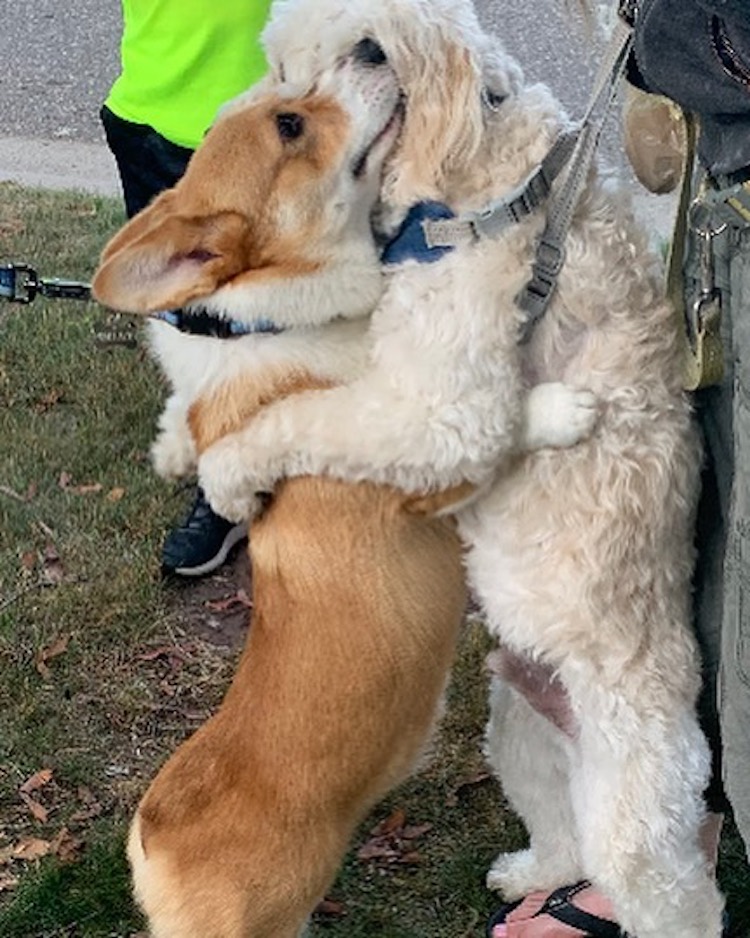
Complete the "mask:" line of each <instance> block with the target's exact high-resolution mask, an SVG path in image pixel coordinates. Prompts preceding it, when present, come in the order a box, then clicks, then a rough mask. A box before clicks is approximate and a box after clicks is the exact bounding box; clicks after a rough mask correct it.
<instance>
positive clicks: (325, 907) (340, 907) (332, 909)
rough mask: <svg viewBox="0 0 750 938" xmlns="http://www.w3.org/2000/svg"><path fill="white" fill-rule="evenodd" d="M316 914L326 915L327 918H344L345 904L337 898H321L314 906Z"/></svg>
mask: <svg viewBox="0 0 750 938" xmlns="http://www.w3.org/2000/svg"><path fill="white" fill-rule="evenodd" d="M315 913H316V914H317V915H326V916H327V917H328V918H344V916H345V915H346V906H345V905H344V903H343V902H339V900H338V899H329V898H328V897H326V898H325V899H321V900H320V902H319V903H318V904H317V906H316V907H315Z"/></svg>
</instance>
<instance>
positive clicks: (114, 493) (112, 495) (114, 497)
mask: <svg viewBox="0 0 750 938" xmlns="http://www.w3.org/2000/svg"><path fill="white" fill-rule="evenodd" d="M124 497H125V489H123V488H119V487H116V488H113V489H110V490H109V492H107V501H108V502H120V501H122V499H123V498H124Z"/></svg>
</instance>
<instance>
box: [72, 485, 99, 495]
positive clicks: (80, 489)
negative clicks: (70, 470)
mask: <svg viewBox="0 0 750 938" xmlns="http://www.w3.org/2000/svg"><path fill="white" fill-rule="evenodd" d="M103 488H104V486H103V485H102V483H101V482H88V483H86V485H76V486H74V487H73V488H72V489H71V491H72V492H73V493H74V494H75V495H96V494H97V493H98V492H101V491H102V489H103Z"/></svg>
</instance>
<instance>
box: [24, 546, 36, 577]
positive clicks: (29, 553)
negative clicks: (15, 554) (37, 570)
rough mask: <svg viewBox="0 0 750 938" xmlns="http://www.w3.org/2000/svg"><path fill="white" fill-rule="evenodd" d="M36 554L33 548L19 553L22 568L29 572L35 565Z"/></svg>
mask: <svg viewBox="0 0 750 938" xmlns="http://www.w3.org/2000/svg"><path fill="white" fill-rule="evenodd" d="M36 562H37V554H36V551H35V550H25V551H24V552H23V553H22V554H21V566H22V567H23V569H24V570H26V571H28V572H29V573H31V572H32V571H33V569H34V567H35V566H36Z"/></svg>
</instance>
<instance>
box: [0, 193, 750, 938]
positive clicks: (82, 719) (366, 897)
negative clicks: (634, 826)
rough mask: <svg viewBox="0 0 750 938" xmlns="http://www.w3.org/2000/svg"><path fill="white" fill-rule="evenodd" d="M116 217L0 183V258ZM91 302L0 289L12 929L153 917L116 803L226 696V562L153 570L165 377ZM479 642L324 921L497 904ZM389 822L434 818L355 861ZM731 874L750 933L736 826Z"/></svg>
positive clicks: (91, 233) (98, 240) (0, 905)
mask: <svg viewBox="0 0 750 938" xmlns="http://www.w3.org/2000/svg"><path fill="white" fill-rule="evenodd" d="M121 222H122V215H121V212H120V209H119V206H118V204H117V203H116V202H114V201H113V200H108V199H103V198H97V197H91V196H84V195H78V194H71V193H48V192H38V191H32V190H25V189H22V188H20V187H18V186H15V185H12V184H9V183H2V184H0V262H4V261H6V260H9V259H15V260H26V261H29V262H31V263H33V264H34V265H35V266H36V267H37V269H38V271H39V273H40V274H44V275H49V276H52V275H56V276H61V277H66V278H72V279H76V278H81V279H89V278H90V276H91V273H92V271H93V268H94V267H95V264H96V258H97V255H98V252H99V250H100V249H101V246H102V245H103V244H104V242H105V241H106V239H107V237H108V236H109V234H110V233H111V232H112V231H114V230H115V229H116V228H117V227H118V226H119V225H120V224H121ZM0 303H2V301H0ZM102 315H103V313H102V310H100V309H99V308H98V307H96V306H95V305H93V304H83V303H74V302H63V301H51V302H47V301H44V300H41V299H38V300H37V301H36V302H34V303H33V304H32V305H31V306H28V307H21V306H11V305H9V304H3V305H0V713H1V714H2V730H1V732H0V935H2V936H3V938H63V936H64V938H89V936H91V938H95V936H96V938H105V936H113V938H114V936H117V938H131V936H134V935H137V934H138V933H140V932H142V931H143V928H144V925H143V922H142V921H141V919H140V918H139V916H138V915H137V913H136V912H135V910H134V908H133V905H132V903H131V900H130V892H129V884H128V874H127V867H126V863H125V859H124V854H123V841H124V836H125V832H126V829H127V823H128V819H129V817H130V815H131V813H132V810H133V807H134V806H135V804H136V802H137V800H138V797H139V795H140V793H141V792H142V791H143V789H144V786H145V784H146V782H147V780H148V779H149V778H150V777H151V776H152V775H153V773H154V770H155V767H156V766H157V765H158V764H159V763H160V762H161V761H163V759H164V758H165V756H166V755H167V754H168V753H169V752H171V751H172V750H173V749H174V747H175V745H176V744H177V743H178V742H179V741H180V740H181V739H183V738H184V737H185V736H186V735H187V734H188V733H189V732H191V731H192V730H193V729H194V728H195V727H196V726H198V725H199V724H200V722H201V721H202V720H203V719H205V717H206V716H207V714H208V713H210V712H211V709H212V708H213V707H214V706H215V705H216V704H217V702H218V701H219V700H220V699H221V696H222V693H223V691H224V689H225V687H226V685H227V683H228V681H229V679H230V677H231V674H232V669H233V665H234V662H235V660H236V655H237V651H238V647H239V641H237V640H235V641H234V643H230V644H227V642H224V641H219V640H217V639H216V637H215V636H214V635H213V634H212V629H213V627H214V626H215V625H217V620H219V619H222V616H223V614H222V613H221V612H219V611H217V609H218V608H219V607H218V606H214V607H211V606H210V605H207V603H208V602H209V601H210V600H221V599H222V598H226V597H229V596H231V595H232V592H233V591H235V590H236V586H237V584H236V581H235V579H233V574H232V572H231V571H230V572H229V573H225V574H223V575H221V576H219V577H216V578H211V582H210V583H209V584H208V585H205V586H202V587H200V588H191V589H190V590H179V591H176V590H174V589H167V588H165V587H164V586H163V585H162V584H161V583H160V581H159V575H158V565H159V561H158V557H159V550H160V545H161V541H162V538H163V536H164V533H165V531H166V530H167V529H168V527H169V525H170V524H171V523H172V521H173V520H174V519H175V518H176V517H177V516H179V515H180V513H181V512H182V510H183V508H184V504H185V499H186V497H187V496H186V493H184V492H181V491H180V490H179V489H178V490H175V489H172V488H170V487H168V486H166V485H165V484H164V483H163V482H161V481H160V480H158V479H157V478H156V477H155V476H154V474H153V472H152V471H151V469H150V467H149V464H148V459H147V451H148V447H149V444H150V441H151V439H152V436H153V432H154V424H155V419H156V415H157V413H158V410H159V407H160V403H161V400H162V398H163V388H162V386H161V382H160V379H159V376H158V375H157V373H156V371H155V369H154V367H153V366H152V364H151V363H150V362H149V360H148V359H147V358H146V356H145V355H144V354H143V353H142V351H128V350H121V349H110V350H106V351H101V350H97V349H96V347H95V345H94V342H93V338H92V331H93V329H94V327H95V325H96V323H97V322H98V321H99V320H100V319H101V317H102ZM241 619H242V617H241V616H240V618H239V619H238V620H237V622H239V623H241ZM218 625H219V626H220V627H221V628H223V627H224V625H223V624H222V622H219V623H218ZM235 625H236V627H235V637H236V638H237V639H239V640H240V641H241V637H242V629H241V625H237V624H236V623H235ZM221 628H219V632H221ZM486 650H487V639H486V637H485V635H484V632H483V630H482V628H481V626H479V625H478V624H476V623H468V624H467V627H466V630H465V635H464V639H463V642H462V646H461V652H460V657H459V661H458V663H457V667H456V669H455V673H454V678H453V682H452V684H451V688H450V691H449V707H448V712H447V716H446V719H445V721H444V725H443V731H442V733H441V737H440V739H439V741H438V743H437V745H436V751H435V755H434V758H433V759H432V761H431V763H430V764H429V766H427V767H426V768H425V769H424V771H422V772H421V773H420V774H419V775H417V776H416V777H415V778H413V779H412V780H411V781H410V782H408V783H407V784H406V785H404V786H402V787H401V788H400V789H398V790H397V791H396V792H394V793H393V794H392V795H391V796H390V798H389V799H388V800H387V801H386V802H385V803H384V804H382V805H380V806H379V807H378V808H377V810H376V811H375V812H374V813H373V815H372V816H371V817H369V818H368V819H367V820H366V822H365V823H364V824H363V826H362V828H361V830H360V831H359V833H358V835H357V837H356V838H355V842H354V845H353V849H352V850H351V851H350V853H349V854H348V856H347V858H346V861H345V863H344V866H343V868H342V871H341V874H340V876H339V878H338V880H337V882H336V884H335V885H334V886H333V887H332V889H331V893H330V896H331V899H332V900H334V901H333V902H332V903H331V904H330V905H329V906H328V907H327V912H324V913H321V914H319V915H317V916H316V919H315V922H314V923H313V926H312V929H311V931H312V935H313V936H314V938H323V936H330V938H338V936H341V938H343V936H345V935H346V936H347V938H365V936H367V938H373V936H382V938H480V936H481V935H483V933H484V931H483V929H484V921H485V919H486V917H487V915H488V913H489V912H490V910H491V909H492V908H493V907H495V906H496V905H497V899H496V898H495V897H494V896H492V895H491V894H489V893H487V892H486V890H485V889H484V886H483V882H482V880H483V871H484V870H485V869H486V867H487V865H488V863H489V861H490V860H491V858H492V857H493V855H494V854H495V853H496V852H497V851H498V850H500V849H512V848H514V847H517V846H519V845H521V844H522V843H523V842H524V835H523V830H522V828H521V825H520V824H519V822H518V821H517V819H515V818H514V816H513V815H512V814H511V813H510V812H508V811H507V810H506V809H505V807H504V805H503V801H502V798H501V796H500V793H499V790H498V788H497V786H496V784H495V783H494V781H492V780H490V779H487V778H486V776H485V775H484V765H483V761H482V757H481V754H480V741H481V732H482V727H483V724H484V720H485V686H484V678H483V677H481V676H480V675H481V674H482V660H483V657H484V654H485V652H486ZM43 769H48V770H51V773H52V774H51V777H49V778H48V780H46V781H45V782H44V783H43V784H40V785H39V787H36V788H35V787H34V786H33V785H32V789H31V791H30V794H29V795H27V801H26V802H25V801H24V800H23V798H22V797H21V794H20V793H19V788H20V787H21V785H22V784H23V783H24V782H25V781H26V780H28V779H29V778H31V777H33V776H34V774H35V773H37V772H39V771H40V770H43ZM29 802H31V804H29ZM40 809H41V810H40ZM33 812H36V815H35V814H34V813H33ZM388 818H390V819H391V825H392V826H393V825H394V824H395V825H396V827H397V831H396V833H398V830H399V829H400V828H398V823H397V821H398V819H402V820H403V819H404V818H405V819H406V822H407V823H408V824H410V825H417V826H422V825H430V827H429V829H426V830H422V833H421V836H419V837H417V838H416V839H414V840H413V841H411V842H408V843H404V842H401V843H399V842H398V841H397V839H392V840H391V842H390V843H391V846H392V851H391V854H390V855H389V857H388V858H386V860H387V862H386V860H384V861H381V862H375V861H373V860H369V861H365V860H362V859H360V858H359V857H358V849H359V848H360V847H361V846H362V845H363V844H367V843H368V842H369V841H370V840H371V837H372V829H373V827H374V826H375V825H376V824H377V823H378V822H379V821H382V820H383V819H388ZM394 819H396V820H395V821H394ZM394 838H395V835H394ZM19 848H22V853H24V855H23V856H15V853H17V852H18V849H19ZM45 853H46V855H39V854H45ZM404 860H409V861H411V862H403V861H404ZM721 879H722V883H723V885H724V888H725V889H726V890H727V892H728V893H729V895H730V900H731V903H732V907H733V912H734V914H735V919H736V922H737V923H738V924H739V925H740V928H741V929H744V930H741V931H740V932H739V933H740V934H742V935H746V934H750V876H749V875H748V871H747V868H746V867H745V865H744V863H743V860H742V847H741V843H740V841H739V839H738V838H737V836H736V833H733V832H732V831H730V833H729V836H728V837H727V838H726V839H725V845H724V848H723V852H722V864H721Z"/></svg>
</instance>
